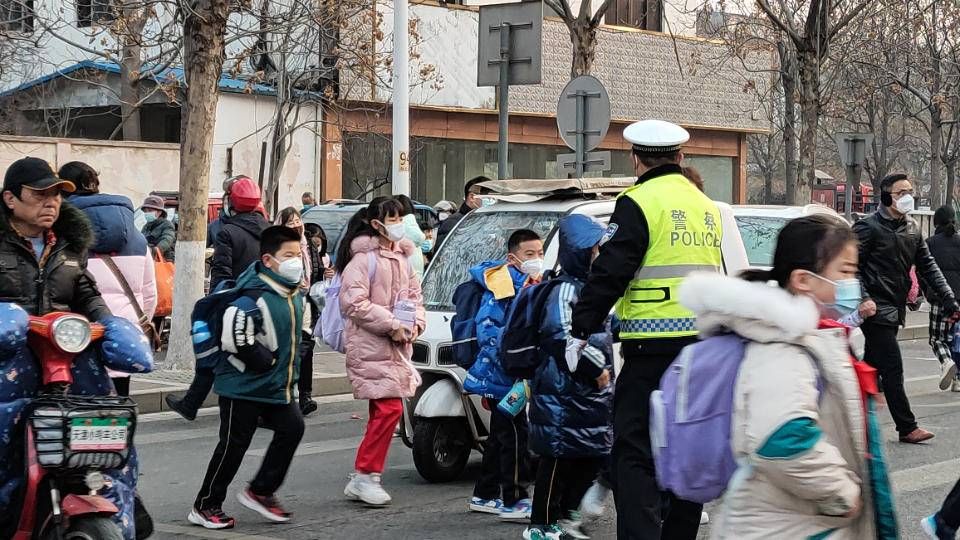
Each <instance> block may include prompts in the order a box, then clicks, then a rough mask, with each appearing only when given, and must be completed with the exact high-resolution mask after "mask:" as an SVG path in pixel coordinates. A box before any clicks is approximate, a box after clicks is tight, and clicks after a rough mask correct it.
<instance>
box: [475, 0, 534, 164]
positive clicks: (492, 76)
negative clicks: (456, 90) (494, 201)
mask: <svg viewBox="0 0 960 540" xmlns="http://www.w3.org/2000/svg"><path fill="white" fill-rule="evenodd" d="M542 30H543V5H542V3H541V2H522V3H519V4H498V5H484V6H482V7H481V8H480V35H479V42H480V43H479V49H480V53H479V61H478V62H477V86H495V87H497V90H498V92H499V94H498V96H497V109H498V111H497V128H498V129H497V135H498V137H497V138H498V140H497V177H498V178H499V179H500V180H505V179H506V178H507V177H508V176H509V170H508V169H509V166H510V159H509V157H510V154H509V147H510V146H509V145H510V85H511V84H540V78H541V77H540V66H541V63H542V57H541V51H540V49H541V41H540V37H541V34H542ZM494 33H497V35H496V36H494V35H493V34H494ZM521 55H523V56H521Z"/></svg>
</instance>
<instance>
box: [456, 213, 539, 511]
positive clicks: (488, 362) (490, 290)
mask: <svg viewBox="0 0 960 540" xmlns="http://www.w3.org/2000/svg"><path fill="white" fill-rule="evenodd" d="M507 252H508V254H507V257H506V260H497V261H487V262H483V263H480V264H479V265H477V266H475V267H473V268H471V269H470V278H471V279H470V281H467V282H466V283H463V284H461V285H460V286H458V287H457V290H456V291H455V292H454V304H455V305H456V315H455V316H454V317H453V319H452V320H451V322H450V326H451V332H452V335H453V339H454V342H455V343H457V344H458V345H455V351H454V355H455V356H456V358H457V362H458V364H460V365H461V366H462V367H464V368H466V369H467V377H466V380H465V381H464V384H463V388H464V390H465V391H466V392H468V393H471V394H477V395H480V396H483V397H484V398H485V399H486V400H487V402H488V404H489V405H490V407H489V408H490V434H489V436H488V437H487V440H486V443H485V446H486V448H485V450H484V453H483V464H482V466H481V472H480V479H479V480H477V484H476V486H475V487H474V490H473V496H472V497H471V498H470V502H469V506H468V507H469V508H470V510H471V511H473V512H481V513H487V514H495V515H498V516H500V518H501V519H503V520H511V521H526V520H527V519H529V518H530V507H531V501H530V497H529V494H528V493H527V484H528V483H529V477H530V473H529V466H528V463H527V461H528V455H527V412H526V410H525V408H524V407H519V406H518V407H517V414H516V415H513V414H510V413H509V412H506V411H504V410H501V409H500V408H499V407H498V406H497V405H498V404H499V402H500V401H501V400H502V399H503V398H504V397H505V396H506V395H507V394H509V393H510V391H511V388H512V387H513V385H514V384H515V383H516V382H517V379H516V378H515V377H510V376H508V375H507V374H506V373H505V372H504V370H503V367H502V366H501V365H500V358H499V351H500V335H501V333H502V332H503V328H504V325H505V324H506V322H507V311H508V310H509V309H510V305H511V303H512V302H513V301H514V299H515V298H516V296H517V294H518V293H519V292H520V291H521V289H523V288H524V287H526V286H528V285H531V284H535V283H537V282H539V279H540V276H541V274H542V273H543V240H541V239H540V236H539V235H537V233H535V232H534V231H531V230H528V229H520V230H517V231H514V232H513V233H512V234H511V235H510V237H509V239H508V240H507Z"/></svg>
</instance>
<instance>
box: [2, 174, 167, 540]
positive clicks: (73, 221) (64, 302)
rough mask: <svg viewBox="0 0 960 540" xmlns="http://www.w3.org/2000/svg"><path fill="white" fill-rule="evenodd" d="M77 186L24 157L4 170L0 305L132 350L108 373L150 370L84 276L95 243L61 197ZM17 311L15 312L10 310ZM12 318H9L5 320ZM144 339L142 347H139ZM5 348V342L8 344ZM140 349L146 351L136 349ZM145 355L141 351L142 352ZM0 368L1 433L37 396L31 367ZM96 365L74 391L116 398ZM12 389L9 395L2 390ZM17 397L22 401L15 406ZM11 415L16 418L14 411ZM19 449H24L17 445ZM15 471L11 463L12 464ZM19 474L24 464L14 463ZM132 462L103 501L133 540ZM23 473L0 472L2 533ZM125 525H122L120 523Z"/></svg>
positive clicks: (126, 326) (78, 374)
mask: <svg viewBox="0 0 960 540" xmlns="http://www.w3.org/2000/svg"><path fill="white" fill-rule="evenodd" d="M75 189H76V187H75V186H74V184H73V183H72V182H69V181H67V180H62V179H60V178H58V177H57V175H56V174H55V173H54V172H53V169H52V168H51V167H50V165H49V164H48V163H47V162H46V161H44V160H42V159H39V158H34V157H26V158H23V159H20V160H17V161H15V162H14V163H13V164H11V165H10V167H9V168H8V169H7V170H6V173H5V175H4V180H3V207H2V211H0V303H9V304H16V305H18V306H20V307H21V308H23V309H24V310H25V311H27V312H28V313H29V314H30V315H37V316H40V315H45V314H47V313H50V312H53V311H70V312H74V313H78V314H80V315H84V316H86V317H87V318H88V319H90V320H91V321H98V322H101V323H103V324H104V325H105V326H106V328H107V330H106V340H107V341H114V342H117V341H120V340H123V341H125V342H127V343H131V342H132V343H133V344H134V346H133V347H131V348H130V351H131V354H130V356H131V357H136V361H135V362H132V363H131V364H130V365H124V366H111V367H115V368H118V369H123V370H125V371H149V370H150V369H152V356H151V355H150V353H149V345H148V344H146V338H145V337H143V334H142V332H140V331H139V329H136V327H135V326H133V325H132V324H131V323H129V321H126V320H124V319H121V318H119V317H113V316H112V314H111V312H110V309H109V308H108V307H107V305H106V303H105V302H104V301H103V298H102V297H101V296H100V291H99V290H98V289H97V285H96V282H95V281H94V279H93V277H92V276H91V275H90V273H89V272H88V271H87V257H88V253H89V250H90V246H91V245H92V244H93V231H92V228H91V226H90V222H89V221H88V220H87V218H86V216H85V215H84V214H83V212H81V211H80V210H78V209H76V208H74V207H72V206H70V205H69V204H64V203H63V197H62V194H63V193H64V192H67V193H72V192H73V191H74V190H75ZM14 309H15V308H14ZM4 319H13V317H4ZM141 340H142V342H141ZM5 344H6V343H5ZM141 345H143V346H144V347H140V346H141ZM141 349H143V350H141ZM9 364H10V362H6V363H5V365H4V366H3V373H2V375H4V377H3V380H0V387H2V390H3V392H2V395H3V396H4V399H8V398H9V400H10V402H11V403H4V407H2V408H3V410H4V412H5V414H3V415H2V416H0V429H6V430H9V429H11V428H10V426H13V424H14V422H15V421H16V418H17V416H18V415H19V411H20V410H22V408H23V406H24V404H25V403H26V402H28V401H29V398H30V397H32V396H34V395H36V393H37V391H38V390H39V380H38V374H37V371H36V366H34V365H33V363H32V362H28V363H26V365H18V366H11V365H9ZM99 364H100V362H98V361H97V360H96V359H94V358H85V359H84V361H80V360H79V359H78V360H77V361H76V362H75V364H74V369H73V371H74V375H75V377H74V384H73V386H72V387H71V392H73V393H78V394H80V393H82V394H86V395H102V394H109V393H111V392H112V391H113V388H112V385H111V384H110V380H109V377H108V376H107V372H106V369H104V368H103V366H102V365H99ZM6 383H10V384H11V385H14V388H13V389H12V390H13V391H11V392H7V388H6V387H3V386H2V385H3V384H6ZM17 398H20V399H17ZM14 410H16V414H13V413H12V412H11V411H14ZM8 434H9V433H8ZM4 441H6V442H5V443H4V444H3V445H2V446H0V462H7V461H10V460H8V459H5V457H4V454H5V453H6V452H7V451H8V450H9V449H10V448H11V447H12V445H13V444H15V443H11V442H10V440H9V439H8V438H7V437H4ZM21 444H22V443H21ZM11 466H14V464H11ZM15 467H20V468H22V464H21V463H19V462H16V463H15ZM136 471H137V467H136V459H135V457H132V458H131V461H130V462H129V465H128V467H127V468H126V469H125V471H114V472H115V473H116V474H111V476H113V478H114V485H113V486H111V487H110V488H108V491H110V492H111V493H104V495H105V496H107V497H108V498H110V499H112V500H114V502H115V503H116V504H117V506H118V507H120V508H121V513H120V514H118V515H117V516H116V521H117V523H118V524H121V527H124V534H125V536H126V537H127V538H131V539H132V538H133V537H134V536H133V535H134V530H133V529H134V527H133V523H134V520H133V506H134V505H133V493H134V490H135V488H136V474H137V473H136ZM11 474H14V475H19V474H22V470H20V471H17V470H15V468H8V467H4V468H3V470H2V471H0V516H3V517H2V519H0V526H2V521H3V520H5V519H9V518H10V515H9V513H7V512H4V511H3V510H4V508H3V507H5V506H6V505H7V504H8V503H9V502H10V500H9V499H8V498H6V499H5V497H4V494H6V495H7V496H9V492H8V491H5V489H6V488H7V487H8V486H9V482H13V481H16V479H15V478H10V475H11ZM124 521H126V522H129V523H128V524H127V526H124V524H123V522H124Z"/></svg>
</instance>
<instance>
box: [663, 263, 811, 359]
mask: <svg viewBox="0 0 960 540" xmlns="http://www.w3.org/2000/svg"><path fill="white" fill-rule="evenodd" d="M680 303H681V304H683V305H684V306H686V307H687V308H689V309H691V310H693V312H694V313H695V314H696V316H697V327H698V328H699V330H700V333H701V334H703V335H707V336H709V335H715V334H718V333H722V332H724V331H727V330H729V331H733V332H736V333H737V334H739V335H741V336H743V337H745V338H747V339H750V340H752V341H758V342H777V341H779V342H797V341H799V340H800V339H801V338H802V337H803V336H805V335H807V334H810V333H812V332H814V331H816V330H817V325H818V323H819V321H820V310H819V309H818V308H817V305H816V304H815V303H814V301H813V300H812V299H810V298H807V297H805V296H795V295H792V294H790V293H789V292H787V291H786V290H784V289H781V288H780V287H777V286H775V285H768V284H766V283H754V282H749V281H744V280H742V279H737V278H732V277H727V276H721V275H718V274H712V273H694V274H691V275H690V276H689V277H687V279H686V280H685V281H684V282H683V284H682V285H681V286H680Z"/></svg>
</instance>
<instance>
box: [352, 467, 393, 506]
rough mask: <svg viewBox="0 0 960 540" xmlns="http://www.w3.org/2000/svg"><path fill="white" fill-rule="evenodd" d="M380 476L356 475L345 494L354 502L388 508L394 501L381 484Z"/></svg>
mask: <svg viewBox="0 0 960 540" xmlns="http://www.w3.org/2000/svg"><path fill="white" fill-rule="evenodd" d="M380 481H381V479H380V475H379V474H360V473H354V474H353V476H351V477H350V482H348V483H347V487H345V488H343V494H344V495H345V496H346V497H347V498H348V499H350V500H352V501H362V502H364V503H366V504H369V505H370V506H386V505H388V504H390V501H391V500H392V499H391V498H390V494H389V493H387V492H386V491H385V490H384V489H383V486H382V485H381V483H380Z"/></svg>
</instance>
